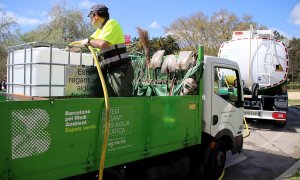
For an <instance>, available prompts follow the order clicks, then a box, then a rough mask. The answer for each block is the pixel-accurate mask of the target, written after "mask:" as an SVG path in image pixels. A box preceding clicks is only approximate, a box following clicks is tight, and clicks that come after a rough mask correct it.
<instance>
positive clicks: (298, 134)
mask: <svg viewBox="0 0 300 180" xmlns="http://www.w3.org/2000/svg"><path fill="white" fill-rule="evenodd" d="M249 125H250V131H251V134H250V136H249V137H248V138H245V139H244V150H243V152H242V153H241V154H237V155H231V154H227V155H228V157H227V162H226V163H227V164H226V167H227V168H226V169H225V175H224V177H223V180H234V179H238V180H241V179H243V180H254V179H255V180H260V179H261V180H269V179H270V180H273V179H276V178H277V177H278V176H280V175H281V174H282V173H284V172H285V171H286V170H287V169H288V168H289V167H290V166H292V165H293V164H294V163H295V162H296V161H297V160H298V159H300V108H296V107H289V110H288V119H287V125H286V126H285V127H277V126H275V125H274V124H270V123H267V122H256V123H255V124H251V123H250V124H249Z"/></svg>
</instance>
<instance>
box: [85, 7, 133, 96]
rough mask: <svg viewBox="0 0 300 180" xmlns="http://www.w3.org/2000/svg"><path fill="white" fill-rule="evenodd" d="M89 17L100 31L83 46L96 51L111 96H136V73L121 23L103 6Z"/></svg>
mask: <svg viewBox="0 0 300 180" xmlns="http://www.w3.org/2000/svg"><path fill="white" fill-rule="evenodd" d="M88 17H89V18H90V19H91V23H92V25H93V26H94V27H95V28H97V30H96V31H95V32H94V33H93V34H92V35H91V36H90V37H89V38H87V39H84V40H82V41H81V45H85V46H91V47H93V48H96V51H97V54H98V58H99V60H100V59H101V60H100V62H99V63H100V66H101V69H102V71H103V72H104V73H103V74H104V77H105V82H106V85H107V90H108V95H109V96H112V97H115V96H132V94H133V84H132V82H133V78H134V72H133V67H132V64H131V59H130V57H129V56H128V53H127V50H126V45H125V38H124V34H123V31H122V28H121V26H120V24H119V23H118V22H117V21H116V20H114V19H110V18H109V12H108V8H107V7H106V6H105V5H103V4H95V5H93V6H92V7H91V9H90V13H89V15H88Z"/></svg>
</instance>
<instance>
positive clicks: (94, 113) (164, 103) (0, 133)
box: [0, 95, 202, 179]
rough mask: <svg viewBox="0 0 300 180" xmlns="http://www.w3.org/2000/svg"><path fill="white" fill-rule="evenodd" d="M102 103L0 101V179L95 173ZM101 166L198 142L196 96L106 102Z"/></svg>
mask: <svg viewBox="0 0 300 180" xmlns="http://www.w3.org/2000/svg"><path fill="white" fill-rule="evenodd" d="M104 108H105V106H104V98H71V99H54V98H50V99H40V100H23V101H16V100H11V101H0V109H1V118H0V143H1V149H0V167H1V177H8V178H13V179H43V178H45V177H47V178H48V179H60V178H65V177H70V176H74V175H78V174H82V173H86V172H91V171H95V170H97V169H98V168H99V161H100V154H101V148H102V141H103V132H104V123H105V109H104ZM110 108H111V109H110V129H109V140H108V149H107V157H106V163H105V167H112V166H115V165H120V164H124V163H128V162H132V161H135V160H140V159H144V158H148V157H152V156H156V155H159V154H162V153H166V152H171V151H175V150H178V149H182V148H185V147H188V146H192V145H196V144H200V143H201V129H202V124H201V123H200V122H201V118H200V117H202V104H201V99H200V98H199V96H197V95H188V96H155V97H119V98H110Z"/></svg>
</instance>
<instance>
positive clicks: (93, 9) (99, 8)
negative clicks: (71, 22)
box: [88, 4, 108, 17]
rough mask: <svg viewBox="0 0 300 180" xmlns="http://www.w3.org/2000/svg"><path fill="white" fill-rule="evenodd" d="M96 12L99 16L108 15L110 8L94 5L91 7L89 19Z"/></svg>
mask: <svg viewBox="0 0 300 180" xmlns="http://www.w3.org/2000/svg"><path fill="white" fill-rule="evenodd" d="M94 12H97V13H99V14H108V8H107V7H106V6H105V5H103V4H94V5H93V6H92V7H91V10H90V13H89V15H88V17H90V15H91V14H92V13H94Z"/></svg>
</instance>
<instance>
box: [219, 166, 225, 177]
mask: <svg viewBox="0 0 300 180" xmlns="http://www.w3.org/2000/svg"><path fill="white" fill-rule="evenodd" d="M224 174H225V168H224V169H223V171H222V174H221V176H220V177H219V178H218V180H222V179H223V177H224Z"/></svg>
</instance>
